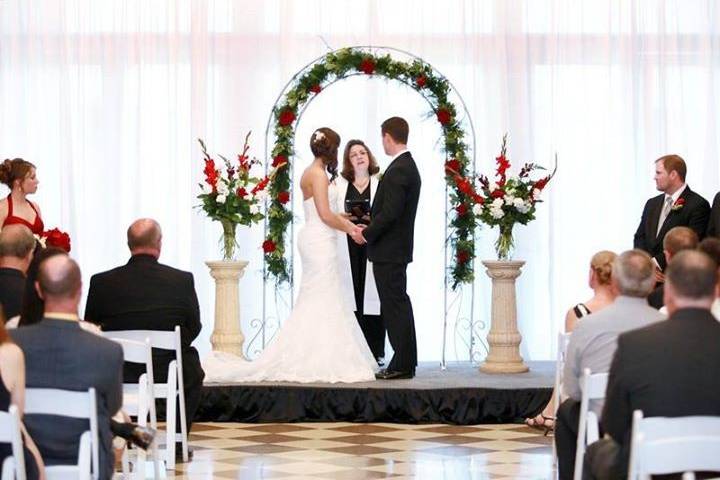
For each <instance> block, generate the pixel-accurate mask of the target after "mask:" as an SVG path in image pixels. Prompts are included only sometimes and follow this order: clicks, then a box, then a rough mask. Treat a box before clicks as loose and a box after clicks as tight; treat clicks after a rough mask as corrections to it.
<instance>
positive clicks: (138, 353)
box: [103, 332, 160, 479]
mask: <svg viewBox="0 0 720 480" xmlns="http://www.w3.org/2000/svg"><path fill="white" fill-rule="evenodd" d="M112 333H113V332H104V333H103V335H104V336H105V337H107V338H109V339H110V340H113V341H114V342H117V343H119V344H120V346H122V349H123V360H124V361H126V362H130V363H140V364H143V365H145V372H146V373H144V374H142V375H141V376H140V378H139V380H138V383H124V384H123V411H125V413H127V414H128V415H130V416H132V417H137V422H138V425H140V426H143V427H145V426H147V419H148V414H149V415H150V425H151V427H152V428H154V429H156V430H157V415H156V413H155V401H154V400H153V399H154V398H155V396H154V394H153V391H154V382H153V378H154V377H153V365H152V349H151V347H150V340H149V339H145V341H144V342H136V341H134V340H126V339H122V338H113V336H112ZM152 452H153V473H154V478H160V463H159V458H158V451H157V443H156V442H155V441H154V440H153V442H152ZM129 453H130V452H129V448H128V449H125V451H124V452H123V458H122V465H123V474H124V476H125V478H128V477H129V476H130V469H129V463H130V454H129ZM134 453H135V455H134V458H135V461H134V462H133V463H134V466H135V468H134V472H133V473H134V475H133V477H134V478H138V479H142V478H145V451H144V450H142V449H140V448H137V449H134Z"/></svg>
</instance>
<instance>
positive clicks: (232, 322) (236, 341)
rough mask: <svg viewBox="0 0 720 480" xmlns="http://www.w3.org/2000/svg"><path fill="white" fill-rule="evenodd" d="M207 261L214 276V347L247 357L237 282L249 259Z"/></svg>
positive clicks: (211, 340)
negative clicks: (243, 349) (244, 352)
mask: <svg viewBox="0 0 720 480" xmlns="http://www.w3.org/2000/svg"><path fill="white" fill-rule="evenodd" d="M205 264H206V265H207V266H208V267H209V268H210V275H211V276H212V277H213V278H214V279H215V327H214V328H213V333H212V336H211V337H210V342H211V343H212V347H213V350H217V351H220V352H227V353H232V354H235V355H239V356H241V357H244V355H243V352H242V347H243V342H245V337H244V336H243V333H242V329H241V328H240V296H239V287H238V285H239V283H240V278H242V276H243V273H244V272H245V267H247V265H248V262H246V261H244V260H237V261H231V260H223V261H216V262H205Z"/></svg>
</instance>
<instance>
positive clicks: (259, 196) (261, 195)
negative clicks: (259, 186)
mask: <svg viewBox="0 0 720 480" xmlns="http://www.w3.org/2000/svg"><path fill="white" fill-rule="evenodd" d="M267 196H268V195H267V192H266V191H265V190H260V191H259V192H255V198H257V199H258V201H259V202H264V201H265V199H266V198H267Z"/></svg>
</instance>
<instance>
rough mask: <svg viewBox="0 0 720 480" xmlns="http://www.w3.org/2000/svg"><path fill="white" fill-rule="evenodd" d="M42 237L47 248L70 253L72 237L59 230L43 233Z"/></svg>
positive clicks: (54, 229)
mask: <svg viewBox="0 0 720 480" xmlns="http://www.w3.org/2000/svg"><path fill="white" fill-rule="evenodd" d="M42 237H43V238H44V239H45V247H55V248H60V249H62V250H65V251H66V252H68V253H70V235H68V234H67V233H65V232H61V231H60V230H58V229H57V228H53V229H52V230H48V231H47V232H43V234H42Z"/></svg>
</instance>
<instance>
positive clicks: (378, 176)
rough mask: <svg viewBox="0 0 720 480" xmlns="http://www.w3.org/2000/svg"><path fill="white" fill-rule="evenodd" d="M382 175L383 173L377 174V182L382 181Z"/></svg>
mask: <svg viewBox="0 0 720 480" xmlns="http://www.w3.org/2000/svg"><path fill="white" fill-rule="evenodd" d="M383 173H384V172H378V173H377V179H378V182H381V181H382V179H383Z"/></svg>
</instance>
